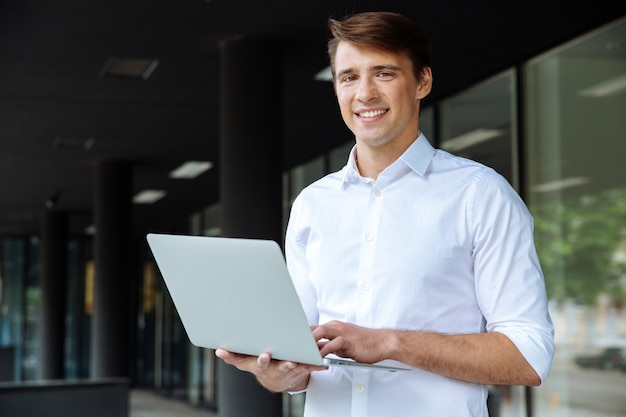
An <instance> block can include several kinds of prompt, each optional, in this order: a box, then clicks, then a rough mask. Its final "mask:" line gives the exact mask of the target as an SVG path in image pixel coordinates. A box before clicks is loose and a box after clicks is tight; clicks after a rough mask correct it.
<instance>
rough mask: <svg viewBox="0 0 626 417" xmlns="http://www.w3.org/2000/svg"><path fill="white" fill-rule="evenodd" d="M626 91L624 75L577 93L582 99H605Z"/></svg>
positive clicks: (625, 75) (625, 76)
mask: <svg viewBox="0 0 626 417" xmlns="http://www.w3.org/2000/svg"><path fill="white" fill-rule="evenodd" d="M622 91H626V73H624V74H621V75H618V76H617V77H613V78H609V79H608V80H604V81H602V82H601V83H598V84H596V85H592V86H591V87H587V88H585V89H583V90H580V91H578V95H579V96H583V97H607V96H612V95H614V94H617V93H621V92H622Z"/></svg>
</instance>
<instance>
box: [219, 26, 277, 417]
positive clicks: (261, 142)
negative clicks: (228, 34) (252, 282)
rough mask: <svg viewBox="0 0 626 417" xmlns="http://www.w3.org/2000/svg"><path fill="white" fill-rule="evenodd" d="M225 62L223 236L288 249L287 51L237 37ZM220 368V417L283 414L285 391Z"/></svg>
mask: <svg viewBox="0 0 626 417" xmlns="http://www.w3.org/2000/svg"><path fill="white" fill-rule="evenodd" d="M220 65H221V76H220V87H221V91H220V99H221V103H220V104H221V107H220V111H221V125H220V146H221V158H220V181H221V183H220V187H221V188H220V189H221V198H220V201H221V207H222V222H221V227H222V234H223V235H224V236H230V237H258V238H266V239H274V240H276V241H277V242H278V243H280V244H282V240H283V238H282V236H283V231H282V202H281V198H282V191H281V190H282V135H283V129H282V88H281V87H282V76H281V68H282V57H281V51H280V47H279V46H278V44H277V42H274V41H272V40H269V39H241V38H237V39H232V40H229V41H226V42H224V43H223V44H222V45H221V61H220ZM259 296H260V297H262V296H263V294H259ZM217 363H218V365H217V372H218V378H217V382H218V388H217V391H218V404H217V406H218V412H219V415H220V417H241V416H255V417H280V416H282V395H281V394H273V393H270V392H269V391H267V390H266V389H265V388H263V387H262V386H261V385H260V384H259V383H258V382H257V381H256V379H255V378H254V376H252V375H251V374H249V373H246V372H241V371H239V370H237V369H236V368H234V367H232V366H229V365H226V364H224V362H223V361H221V360H218V361H217Z"/></svg>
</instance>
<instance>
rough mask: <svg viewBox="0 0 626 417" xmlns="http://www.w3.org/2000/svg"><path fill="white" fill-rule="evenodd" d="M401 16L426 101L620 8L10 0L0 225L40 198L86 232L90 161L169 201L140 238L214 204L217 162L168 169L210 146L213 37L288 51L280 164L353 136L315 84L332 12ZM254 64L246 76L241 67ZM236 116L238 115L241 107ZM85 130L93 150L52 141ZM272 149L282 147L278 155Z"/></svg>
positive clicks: (5, 29) (139, 212) (26, 221)
mask: <svg viewBox="0 0 626 417" xmlns="http://www.w3.org/2000/svg"><path fill="white" fill-rule="evenodd" d="M380 5H384V7H385V8H386V9H387V10H392V11H399V12H402V13H405V14H407V15H408V16H409V17H411V18H413V19H415V20H416V21H417V22H419V23H420V24H421V25H423V26H424V28H425V29H426V31H427V33H428V34H429V35H430V37H431V39H432V41H433V57H434V71H435V84H434V87H435V88H434V91H433V93H432V99H435V98H440V97H444V96H446V95H449V94H451V93H454V92H457V91H459V90H460V89H462V88H464V87H466V86H468V85H470V84H471V83H474V82H476V81H480V80H482V79H483V78H486V77H488V76H491V75H492V74H494V73H496V72H499V71H501V70H502V69H505V68H507V67H509V66H511V65H513V64H515V63H519V62H521V61H522V60H524V59H527V58H530V57H532V56H533V55H535V54H537V53H540V52H543V51H545V50H546V49H548V48H551V47H553V46H556V45H558V44H559V43H561V42H563V41H566V40H568V39H570V38H572V37H574V36H577V35H580V34H582V33H584V32H585V31H587V30H590V29H593V28H595V27H597V26H599V25H601V24H603V23H606V22H609V21H611V20H614V19H616V18H618V17H619V16H621V15H623V13H624V6H623V5H622V4H620V3H615V2H613V1H610V2H609V1H596V2H594V7H588V8H585V9H584V10H582V9H580V8H579V9H577V10H574V6H573V5H572V3H571V2H566V1H556V2H543V1H541V2H540V1H536V0H533V1H521V0H516V1H509V2H493V1H487V0H480V1H473V2H459V1H454V2H452V1H438V2H427V3H415V2H409V1H400V0H396V1H394V0H388V1H385V2H377V1H361V2H356V1H330V0H326V1H317V2H313V3H311V2H295V1H288V0H272V1H269V2H267V1H266V2H258V1H254V0H210V1H209V0H204V1H203V0H176V1H165V0H154V1H148V0H138V1H137V0H135V1H121V0H107V1H104V0H59V1H53V2H50V1H42V0H4V1H1V2H0V195H2V196H3V197H2V198H1V199H0V234H30V233H37V231H38V225H39V223H38V216H39V213H40V212H41V211H42V210H44V202H45V200H46V199H47V198H48V197H49V196H50V195H51V194H53V193H55V192H56V191H60V193H61V194H60V198H59V200H58V204H57V206H56V208H57V209H59V210H67V211H68V212H70V213H72V221H71V224H72V227H73V232H75V233H79V232H81V231H82V229H83V228H84V227H85V226H87V225H89V224H90V222H91V221H92V219H91V204H92V200H93V195H92V194H93V186H92V183H93V181H94V178H93V176H94V165H95V163H96V161H98V160H101V159H122V160H130V161H133V162H134V166H135V168H134V188H135V190H140V189H143V188H166V189H167V190H168V196H167V197H166V198H165V199H163V200H162V201H160V202H159V203H157V204H154V205H152V206H138V207H137V208H136V213H135V214H136V215H135V218H136V225H137V231H138V232H143V231H145V230H146V229H148V228H150V227H155V225H157V224H158V223H159V222H161V221H163V220H166V221H168V219H172V220H173V219H176V218H178V217H180V216H184V215H188V214H189V213H190V212H191V211H193V210H196V209H199V208H201V207H202V206H204V205H207V204H210V203H213V202H215V201H217V199H218V198H219V196H218V170H217V169H214V170H213V171H209V172H208V173H206V174H203V176H201V177H200V178H199V179H197V180H194V181H190V182H181V181H180V180H179V181H178V182H177V181H173V180H170V179H168V178H167V172H168V171H169V170H171V169H172V168H174V167H175V166H176V165H177V164H179V163H180V162H183V161H184V160H186V159H208V160H213V161H217V159H218V155H219V153H218V152H219V93H218V92H219V43H220V41H221V40H223V39H228V38H230V37H232V36H264V37H267V38H268V39H272V40H273V41H274V42H275V43H276V47H277V48H280V49H281V50H282V51H283V62H276V63H274V62H271V63H263V65H275V66H276V68H277V74H282V77H281V76H280V75H277V79H276V80H270V82H273V81H275V82H276V84H277V88H282V89H283V95H284V108H283V114H284V132H283V137H284V140H283V149H282V152H283V155H284V168H288V167H291V166H294V165H296V164H299V163H302V162H304V161H307V160H308V159H310V158H312V157H314V156H317V155H318V154H319V153H320V152H322V151H326V150H329V149H331V148H333V147H334V146H337V145H339V144H342V143H344V142H345V141H346V140H349V139H350V134H349V132H348V131H347V129H346V128H345V127H344V125H343V123H342V121H341V119H340V116H339V113H338V111H337V105H336V103H335V98H334V94H333V91H332V86H331V85H330V84H328V83H323V82H319V81H314V80H313V75H314V74H315V73H316V72H317V71H319V70H320V69H322V68H323V67H324V66H326V65H327V57H326V52H325V41H326V35H327V33H326V19H327V17H328V16H331V15H332V16H335V17H340V16H343V15H346V14H350V13H352V12H359V11H366V10H375V9H379V8H380ZM111 57H119V58H144V59H156V60H158V61H159V62H158V66H157V67H156V69H155V70H154V72H153V73H152V74H151V76H150V77H149V78H148V79H146V80H141V79H124V78H108V77H103V76H102V75H101V71H102V69H103V67H104V65H105V63H106V62H107V60H108V59H109V58H111ZM251 70H252V71H253V70H254V69H251ZM242 120H244V121H245V112H242ZM63 137H93V138H94V139H95V143H94V145H93V146H92V147H91V148H90V149H89V150H87V151H60V150H58V149H55V148H53V143H54V142H55V140H58V139H59V138H63ZM280 151H281V150H280V149H277V152H280Z"/></svg>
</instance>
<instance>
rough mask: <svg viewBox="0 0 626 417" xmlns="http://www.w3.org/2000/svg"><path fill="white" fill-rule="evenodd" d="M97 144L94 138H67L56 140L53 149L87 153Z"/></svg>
mask: <svg viewBox="0 0 626 417" xmlns="http://www.w3.org/2000/svg"><path fill="white" fill-rule="evenodd" d="M95 142H96V140H95V139H94V138H93V137H78V136H76V137H65V138H57V139H55V140H54V142H53V143H52V147H53V148H54V149H59V150H61V151H86V150H89V149H91V147H92V146H93V144H94V143H95Z"/></svg>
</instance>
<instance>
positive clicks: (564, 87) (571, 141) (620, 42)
mask: <svg viewBox="0 0 626 417" xmlns="http://www.w3.org/2000/svg"><path fill="white" fill-rule="evenodd" d="M525 83H526V86H527V91H526V93H527V97H526V109H525V114H526V115H527V121H526V126H525V131H526V135H527V139H526V143H527V149H526V156H525V161H526V166H525V173H526V178H525V180H526V182H527V188H528V196H527V201H528V202H529V206H530V209H531V211H532V213H533V215H534V217H535V232H536V241H537V249H538V252H539V256H540V260H541V263H542V266H543V269H544V273H545V276H546V286H547V289H548V296H549V298H550V303H551V304H550V307H551V314H552V318H553V320H554V322H555V329H556V343H557V350H556V357H555V361H554V366H553V368H552V372H551V374H550V376H549V378H548V379H547V381H546V382H545V383H544V385H543V386H542V387H540V388H539V389H538V392H539V393H540V394H539V395H538V398H537V400H536V401H535V408H536V415H546V414H550V415H553V414H554V415H556V414H557V413H558V414H559V415H563V413H567V414H568V415H574V414H571V413H575V415H581V416H582V415H593V416H596V417H603V416H615V415H624V412H625V411H626V395H624V393H625V392H626V391H624V387H625V386H626V384H625V381H626V379H625V377H626V374H625V372H626V309H624V305H625V302H626V297H625V296H624V294H625V292H626V176H625V175H624V174H625V173H626V171H625V169H624V167H625V166H626V165H625V163H624V161H625V160H626V146H625V144H624V139H625V138H626V117H625V115H626V20H624V19H622V20H621V21H618V22H615V23H614V24H611V25H608V26H607V27H605V28H603V29H600V30H598V31H594V32H593V33H590V34H588V35H587V36H584V37H582V38H580V39H577V40H575V41H573V42H571V43H569V44H567V45H565V46H563V47H561V48H559V49H558V50H555V51H551V52H549V53H546V54H544V55H542V56H540V57H537V58H536V59H534V60H532V61H531V62H529V64H528V65H527V66H526V68H525ZM578 413H581V414H578Z"/></svg>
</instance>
